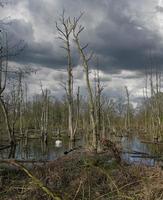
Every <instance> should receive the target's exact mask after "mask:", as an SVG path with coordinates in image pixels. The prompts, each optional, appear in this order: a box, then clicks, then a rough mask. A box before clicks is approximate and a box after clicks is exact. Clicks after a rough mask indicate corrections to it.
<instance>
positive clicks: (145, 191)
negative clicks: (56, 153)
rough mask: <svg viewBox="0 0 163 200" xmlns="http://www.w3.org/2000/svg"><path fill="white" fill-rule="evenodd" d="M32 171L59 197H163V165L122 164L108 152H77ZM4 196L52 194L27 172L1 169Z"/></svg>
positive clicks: (0, 190)
mask: <svg viewBox="0 0 163 200" xmlns="http://www.w3.org/2000/svg"><path fill="white" fill-rule="evenodd" d="M30 172H31V174H32V175H33V176H34V177H36V178H37V179H38V180H40V181H41V183H42V184H43V186H45V187H46V188H48V189H49V191H51V192H52V193H53V194H54V196H55V197H56V199H68V200H69V199H73V200H74V199H83V200H85V199H90V200H91V199H93V200H94V199H102V200H105V199H117V200H118V199H119V200H122V199H124V200H125V199H135V200H142V199H148V200H155V199H160V200H161V199H163V171H162V170H161V168H159V167H145V166H130V165H127V164H125V163H122V164H118V163H117V162H116V161H115V160H114V159H113V158H112V157H111V155H109V154H108V153H105V154H98V155H97V154H96V155H95V154H90V153H88V152H73V153H71V154H69V155H67V156H64V157H62V158H59V159H57V160H56V161H51V162H48V163H47V164H45V165H43V166H37V165H34V166H33V169H31V170H30ZM0 199H3V200H9V199H11V200H15V199H21V200H23V199H24V200H29V199H32V200H38V199H42V200H48V199H52V197H50V196H49V195H48V194H47V193H46V192H45V191H43V190H42V188H41V187H40V186H39V185H38V184H36V183H35V182H34V181H33V179H31V178H29V176H27V175H26V174H25V173H24V172H23V171H21V170H16V169H15V170H14V171H13V170H12V171H10V170H5V169H1V170H0ZM54 199H55V198H54Z"/></svg>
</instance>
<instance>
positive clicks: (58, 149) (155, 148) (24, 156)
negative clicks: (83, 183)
mask: <svg viewBox="0 0 163 200" xmlns="http://www.w3.org/2000/svg"><path fill="white" fill-rule="evenodd" d="M117 140H119V141H120V143H121V146H122V149H123V152H124V153H122V158H123V159H124V160H125V161H127V162H129V163H135V164H137V163H138V164H141V163H142V164H146V165H151V166H153V165H155V164H156V163H157V162H158V160H159V159H160V155H162V152H163V146H161V145H152V144H145V143H142V142H141V140H140V139H139V138H138V137H136V136H134V137H129V138H128V137H122V138H121V139H118V138H117ZM84 145H85V138H84V137H81V138H80V139H79V140H77V141H76V143H72V142H71V143H70V142H69V141H68V139H66V138H65V139H62V140H57V139H50V140H49V141H48V144H47V143H45V142H43V141H42V140H41V139H28V140H27V139H24V140H23V139H22V140H19V141H18V143H17V146H15V147H12V148H9V149H5V150H3V151H0V159H7V158H15V159H18V160H44V161H46V160H55V159H57V158H59V157H61V156H63V155H64V152H65V151H69V150H70V149H71V148H72V147H79V146H84Z"/></svg>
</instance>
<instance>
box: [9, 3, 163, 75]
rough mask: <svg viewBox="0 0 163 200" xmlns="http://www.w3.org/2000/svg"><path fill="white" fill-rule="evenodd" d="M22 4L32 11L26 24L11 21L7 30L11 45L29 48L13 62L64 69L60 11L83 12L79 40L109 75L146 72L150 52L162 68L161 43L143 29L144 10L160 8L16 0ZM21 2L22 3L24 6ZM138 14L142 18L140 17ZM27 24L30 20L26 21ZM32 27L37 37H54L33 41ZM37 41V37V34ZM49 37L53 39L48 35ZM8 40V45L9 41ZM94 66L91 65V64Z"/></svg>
mask: <svg viewBox="0 0 163 200" xmlns="http://www.w3.org/2000/svg"><path fill="white" fill-rule="evenodd" d="M15 2H16V3H17V4H18V3H19V4H22V6H26V9H27V10H28V12H29V13H30V19H29V22H28V23H27V22H25V21H23V20H13V23H12V24H13V25H11V27H10V28H9V31H8V32H9V35H10V38H12V40H13V38H14V42H15V41H18V40H19V39H23V40H24V41H25V42H26V43H27V44H28V48H27V49H26V50H25V52H24V53H23V54H21V55H20V56H18V57H16V58H14V60H15V61H17V62H20V63H24V64H27V63H34V64H40V65H42V66H46V67H51V68H56V69H57V68H65V65H66V55H65V52H64V51H63V50H62V49H60V48H59V45H60V43H59V41H57V40H56V39H55V33H56V30H55V21H56V20H57V19H58V16H59V14H60V13H61V12H62V9H63V8H65V9H66V11H67V15H70V16H77V15H79V13H80V11H85V15H84V17H83V19H82V21H81V23H83V24H84V25H85V27H86V30H85V32H84V33H83V34H82V35H81V38H82V42H83V43H84V42H86V43H87V42H88V43H89V44H90V48H91V49H92V50H93V51H94V52H95V54H96V55H97V56H98V57H99V61H100V69H102V70H103V71H106V72H107V71H109V72H110V73H118V72H119V71H120V70H121V69H128V70H140V71H142V70H144V68H145V66H146V65H147V62H148V52H149V50H153V51H154V52H157V53H154V54H153V57H154V59H155V60H157V63H158V65H159V67H160V69H162V63H163V54H162V52H163V51H162V49H163V44H162V42H160V41H162V38H161V37H160V36H159V34H158V32H157V31H156V30H155V29H154V28H153V29H152V26H153V25H152V22H151V27H150V26H149V24H148V26H146V24H145V22H144V18H145V17H146V13H144V14H143V9H144V10H145V11H148V10H149V11H150V12H151V11H153V12H154V11H155V10H157V11H158V12H161V8H160V7H159V6H158V5H155V4H154V3H151V2H149V0H141V1H140V0H137V1H132V2H131V1H130V0H116V1H115V0H103V1H99V0H76V1H73V0H69V1H66V0H55V1H51V0H48V1H43V0H36V1H32V0H22V1H18V0H15ZM23 2H24V3H23ZM139 13H140V16H139ZM30 20H31V21H30ZM34 26H36V28H38V33H37V34H39V32H40V34H41V33H42V32H45V33H46V34H47V39H48V37H49V36H48V35H53V34H54V40H52V41H51V42H49V41H48V40H47V41H46V40H45V38H43V40H41V39H40V41H37V42H36V41H35V38H34ZM36 37H37V35H36ZM50 37H52V36H50ZM12 40H11V42H13V41H12ZM73 55H75V56H74V61H73V62H74V65H77V64H78V63H79V60H78V59H79V57H78V56H77V54H76V51H75V49H73ZM92 65H93V64H92Z"/></svg>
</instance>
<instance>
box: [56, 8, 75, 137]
mask: <svg viewBox="0 0 163 200" xmlns="http://www.w3.org/2000/svg"><path fill="white" fill-rule="evenodd" d="M59 22H60V25H61V28H60V27H59V26H58V24H57V23H56V28H57V30H58V33H59V37H58V38H59V39H60V40H62V41H63V46H62V48H63V49H65V50H66V53H67V73H68V81H67V82H68V84H67V87H66V90H67V92H66V93H67V101H68V129H69V136H70V140H74V124H73V119H74V117H73V112H74V111H73V74H72V70H73V65H72V57H71V47H70V35H71V33H72V30H73V26H72V23H71V20H70V18H69V17H68V18H66V17H65V14H64V12H63V14H62V15H61V17H60V21H59Z"/></svg>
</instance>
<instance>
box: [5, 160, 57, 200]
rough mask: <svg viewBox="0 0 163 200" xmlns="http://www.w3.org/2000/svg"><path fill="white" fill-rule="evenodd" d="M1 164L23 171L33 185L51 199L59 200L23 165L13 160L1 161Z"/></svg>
mask: <svg viewBox="0 0 163 200" xmlns="http://www.w3.org/2000/svg"><path fill="white" fill-rule="evenodd" d="M3 162H5V163H6V164H11V165H14V166H16V167H18V168H19V169H21V170H22V171H24V172H25V173H26V174H27V175H28V176H29V177H30V178H31V179H32V181H33V183H34V184H35V185H37V186H38V187H39V188H40V189H42V190H43V191H44V192H45V193H46V194H47V195H48V196H50V197H51V198H52V199H54V200H61V198H60V197H58V195H57V194H54V193H53V192H52V191H51V190H50V189H49V188H48V187H46V186H44V184H43V183H42V182H41V181H40V180H39V179H38V178H36V177H35V176H34V175H33V174H32V173H31V172H30V171H29V170H28V169H26V168H25V167H24V166H23V165H21V164H19V163H18V162H16V161H15V160H3Z"/></svg>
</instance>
